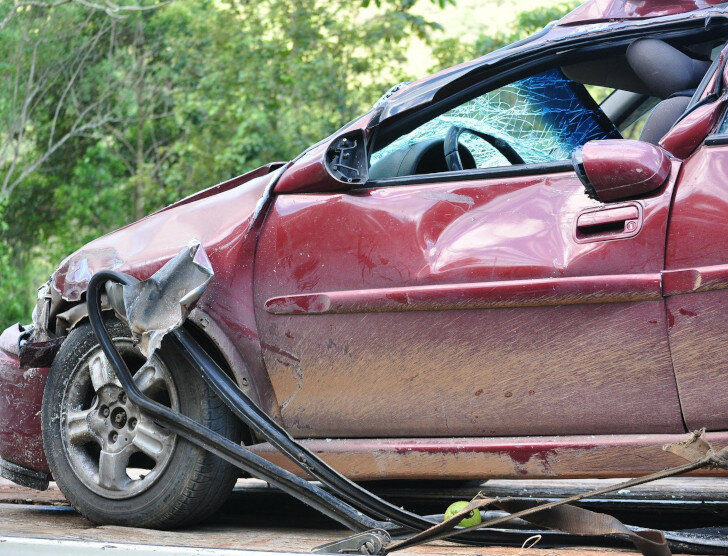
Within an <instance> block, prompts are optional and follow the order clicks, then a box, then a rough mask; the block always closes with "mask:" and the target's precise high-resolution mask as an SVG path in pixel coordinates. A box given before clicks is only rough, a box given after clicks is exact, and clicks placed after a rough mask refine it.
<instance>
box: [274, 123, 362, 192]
mask: <svg viewBox="0 0 728 556" xmlns="http://www.w3.org/2000/svg"><path fill="white" fill-rule="evenodd" d="M368 172H369V160H368V157H367V152H366V140H365V136H364V130H362V129H354V130H352V131H347V132H346V133H342V134H341V135H338V136H337V137H335V138H334V139H333V140H331V141H325V142H323V143H320V144H319V145H316V146H314V147H312V148H311V149H309V150H308V151H307V152H306V153H304V154H303V156H301V157H300V158H299V159H298V160H296V161H295V162H294V163H293V165H292V166H291V167H290V168H289V169H288V170H287V171H286V172H285V173H284V174H283V175H282V176H281V178H280V179H279V180H278V183H277V184H276V186H275V190H274V191H275V193H325V192H328V191H342V190H346V189H349V188H351V187H353V186H356V185H360V184H363V183H364V182H366V181H367V179H368V177H369V175H368Z"/></svg>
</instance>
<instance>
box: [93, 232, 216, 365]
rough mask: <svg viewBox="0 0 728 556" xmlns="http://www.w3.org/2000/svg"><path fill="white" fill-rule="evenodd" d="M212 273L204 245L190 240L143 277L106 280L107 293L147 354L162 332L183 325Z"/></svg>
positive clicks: (116, 310) (113, 305) (157, 342)
mask: <svg viewBox="0 0 728 556" xmlns="http://www.w3.org/2000/svg"><path fill="white" fill-rule="evenodd" d="M214 274H215V273H214V272H213V270H212V266H211V264H210V260H209V259H208V258H207V254H206V253H205V249H204V248H203V247H202V246H201V245H200V243H199V241H197V240H192V241H190V243H189V244H188V245H187V248H185V249H183V250H182V251H180V253H179V254H178V255H177V256H176V257H174V258H173V259H171V260H170V261H169V262H167V263H166V264H165V265H164V266H163V267H162V268H160V269H159V270H158V271H157V272H155V273H154V274H153V275H152V276H150V277H149V278H147V279H146V280H143V281H141V282H137V283H135V284H131V285H122V284H119V283H108V284H107V286H106V293H107V296H108V299H109V304H110V305H111V307H113V309H114V311H115V312H116V314H117V315H118V316H119V317H120V318H122V319H123V320H125V321H126V322H127V323H128V324H129V328H130V329H131V333H132V336H133V337H134V339H135V340H136V341H138V342H139V349H141V351H142V353H143V354H144V355H145V356H146V357H147V358H149V357H151V354H152V353H153V352H154V350H156V349H157V348H159V346H160V345H161V344H162V339H163V338H164V336H165V335H167V334H168V333H169V332H171V331H172V330H174V329H175V328H179V327H180V326H182V323H183V322H184V321H185V319H186V318H187V316H188V315H189V313H190V311H191V310H192V308H193V307H194V305H195V303H197V300H198V299H199V298H200V296H201V295H202V293H203V292H204V291H205V288H206V287H207V284H208V283H209V282H210V279H211V278H212V277H213V276H214Z"/></svg>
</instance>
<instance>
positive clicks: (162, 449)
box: [132, 419, 174, 462]
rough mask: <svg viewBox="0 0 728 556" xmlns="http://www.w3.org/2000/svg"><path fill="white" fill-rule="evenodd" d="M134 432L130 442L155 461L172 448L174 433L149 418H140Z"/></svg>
mask: <svg viewBox="0 0 728 556" xmlns="http://www.w3.org/2000/svg"><path fill="white" fill-rule="evenodd" d="M135 433H136V434H135V435H134V440H133V441H132V444H134V446H136V448H137V449H138V450H140V451H142V452H144V453H145V454H146V455H148V456H149V457H150V458H152V459H153V460H154V461H155V462H158V461H160V460H161V459H163V458H164V457H165V456H166V455H167V454H168V453H169V451H170V450H171V449H172V444H173V442H174V434H173V433H171V432H169V431H168V430H166V429H164V428H162V427H160V426H159V425H157V424H156V423H154V422H153V421H151V420H150V419H142V420H141V421H140V422H139V424H138V425H137V427H136V430H135Z"/></svg>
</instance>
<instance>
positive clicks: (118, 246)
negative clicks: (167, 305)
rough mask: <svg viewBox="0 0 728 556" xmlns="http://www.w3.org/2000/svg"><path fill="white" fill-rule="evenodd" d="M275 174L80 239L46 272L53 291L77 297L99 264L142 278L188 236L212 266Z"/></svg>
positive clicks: (239, 235) (244, 226)
mask: <svg viewBox="0 0 728 556" xmlns="http://www.w3.org/2000/svg"><path fill="white" fill-rule="evenodd" d="M262 168H266V169H267V168H269V167H267V166H266V167H262ZM259 170H260V169H258V170H255V171H253V172H250V173H249V174H246V175H245V176H247V175H250V174H256V173H258V171H259ZM277 174H278V172H273V173H266V174H264V175H262V176H261V175H258V177H255V176H253V178H252V179H249V180H247V181H242V182H241V178H243V177H245V176H240V177H238V178H234V179H233V180H229V181H228V182H223V183H222V184H219V185H217V186H214V187H212V188H210V189H208V190H205V191H203V192H200V193H196V194H195V195H193V196H191V197H188V198H186V199H183V200H182V201H179V202H177V203H175V204H173V205H171V206H169V207H167V208H164V209H162V210H160V211H158V212H156V213H154V214H152V215H150V216H147V217H145V218H142V219H141V220H139V221H137V222H134V223H133V224H129V225H128V226H125V227H123V228H120V229H119V230H116V231H114V232H111V233H109V234H107V235H105V236H103V237H100V238H98V239H96V240H94V241H92V242H90V243H88V244H86V245H85V246H83V247H82V248H81V249H79V250H78V251H76V252H75V253H72V254H71V255H70V256H69V257H67V258H66V259H65V260H64V261H63V262H62V263H61V264H60V266H59V267H58V268H57V269H56V271H55V272H54V273H53V275H52V276H51V287H52V288H53V289H54V290H55V292H54V293H56V294H58V295H60V297H61V298H62V299H64V300H66V301H70V302H74V301H79V300H80V299H81V296H82V294H83V293H84V292H85V291H86V285H87V284H88V280H89V279H90V278H91V276H93V275H94V274H95V273H96V272H98V271H99V270H102V269H106V270H119V271H121V272H126V273H128V274H131V275H132V276H134V277H136V278H138V279H140V280H143V279H146V278H148V277H149V276H151V275H152V274H153V273H154V272H156V271H157V270H158V269H159V268H160V267H161V266H162V265H163V264H164V263H166V262H167V261H168V260H170V259H171V258H172V257H174V256H175V255H176V254H177V253H179V251H180V250H181V249H183V248H184V247H185V246H186V245H187V243H188V242H189V241H190V240H192V239H196V240H197V241H199V242H200V243H201V244H202V245H204V246H205V250H206V251H207V253H208V255H209V256H210V260H211V262H212V264H213V266H215V263H216V262H217V263H218V264H225V258H226V257H227V256H228V253H227V251H228V249H229V246H230V244H231V242H235V240H236V239H237V240H240V239H243V238H244V237H245V235H246V234H247V232H248V230H249V229H250V228H251V226H252V223H253V220H254V219H255V216H256V215H257V213H258V212H259V205H260V204H261V201H262V200H263V199H264V198H265V196H266V192H267V188H268V185H269V184H270V183H271V181H272V180H274V178H275V176H277ZM235 182H237V185H235ZM231 183H233V186H232V187H229V186H230V184H231Z"/></svg>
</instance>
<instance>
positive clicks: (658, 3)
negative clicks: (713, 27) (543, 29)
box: [559, 0, 724, 25]
mask: <svg viewBox="0 0 728 556" xmlns="http://www.w3.org/2000/svg"><path fill="white" fill-rule="evenodd" d="M722 3H724V0H589V1H588V2H585V3H584V4H582V5H581V6H579V7H578V8H576V9H575V10H574V11H572V12H571V13H569V14H567V15H566V16H565V17H563V18H562V19H560V20H559V25H579V24H584V23H590V22H598V21H611V20H620V19H637V18H647V17H660V16H666V15H677V14H682V13H687V12H691V11H694V10H699V9H702V8H707V7H710V6H716V5H719V4H722Z"/></svg>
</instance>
